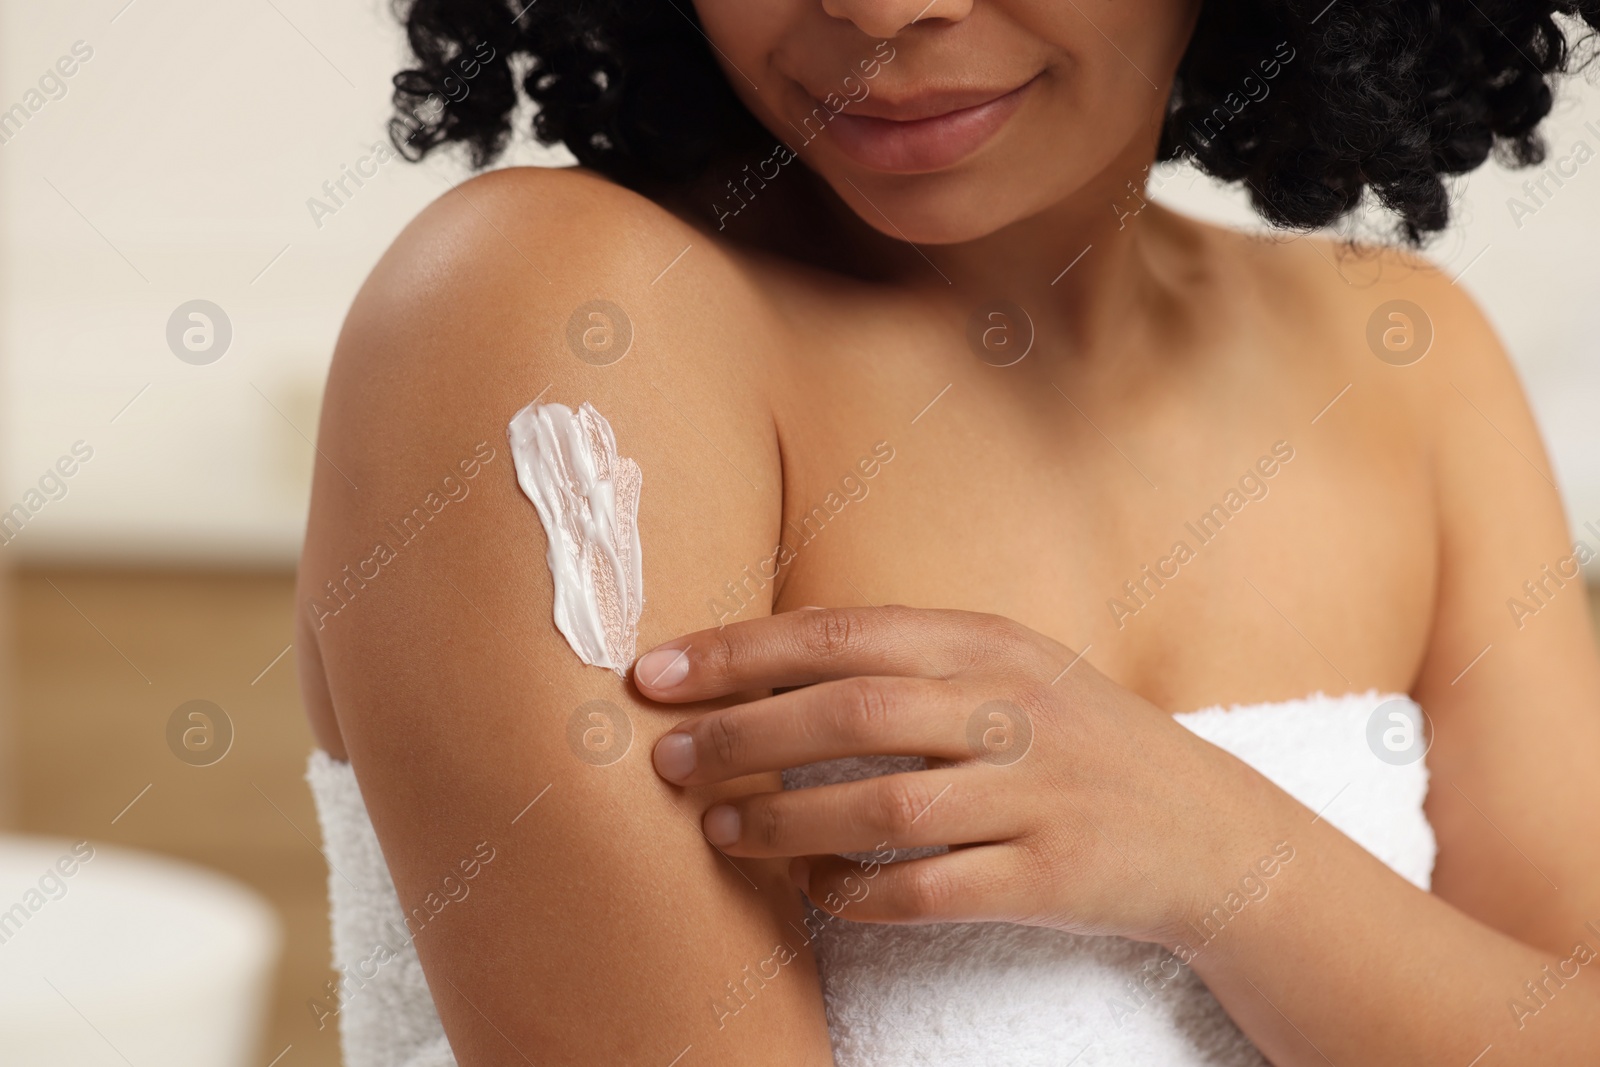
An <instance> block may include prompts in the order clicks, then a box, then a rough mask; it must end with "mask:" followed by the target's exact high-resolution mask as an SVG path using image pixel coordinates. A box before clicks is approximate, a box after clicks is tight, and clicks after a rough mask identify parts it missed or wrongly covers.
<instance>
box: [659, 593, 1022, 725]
mask: <svg viewBox="0 0 1600 1067" xmlns="http://www.w3.org/2000/svg"><path fill="white" fill-rule="evenodd" d="M1030 635H1031V631H1028V630H1026V629H1024V628H1023V627H1021V626H1020V625H1018V624H1016V623H1013V622H1010V621H1009V620H1006V619H1002V618H1000V617H999V616H995V615H983V614H980V613H977V612H970V611H945V610H939V611H933V610H924V609H920V608H906V607H900V606H898V605H889V606H886V607H867V608H822V609H820V610H812V611H789V612H784V613H783V614H781V615H773V616H770V617H768V618H763V619H748V620H745V621H743V622H736V623H731V624H729V625H727V626H723V627H720V628H717V629H710V630H701V631H699V632H698V633H693V634H689V635H688V636H686V637H680V638H678V639H676V640H674V641H668V642H667V643H666V644H663V645H660V646H658V647H657V648H655V649H652V650H651V651H650V652H647V653H645V654H644V655H643V656H640V657H639V660H638V662H637V663H636V664H635V665H634V670H633V679H634V683H635V684H636V685H637V686H638V687H639V691H640V692H641V693H643V694H644V695H645V696H647V697H649V698H651V699H652V700H662V701H669V700H670V701H687V700H704V699H706V698H708V697H714V696H725V695H727V694H729V693H738V692H744V691H748V690H752V689H775V688H781V687H785V686H796V685H811V684H813V683H816V682H823V681H831V680H833V679H837V678H848V677H851V676H853V675H864V674H865V675H898V676H901V677H920V678H946V677H949V676H950V675H952V674H954V673H955V672H956V671H958V670H961V669H963V668H964V667H965V666H967V665H969V664H971V663H973V662H976V661H979V660H1000V661H1002V662H1004V661H1005V660H1006V659H1007V658H1009V657H1010V656H1012V655H1014V654H1015V653H1017V652H1021V651H1024V650H1028V649H1029V648H1031V647H1032V646H1034V645H1035V644H1036V643H1037V639H1036V638H1035V639H1034V640H1030V639H1029V636H1030ZM1034 653H1035V655H1037V654H1038V650H1037V649H1034Z"/></svg>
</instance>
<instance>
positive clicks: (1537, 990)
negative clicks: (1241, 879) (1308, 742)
mask: <svg viewBox="0 0 1600 1067" xmlns="http://www.w3.org/2000/svg"><path fill="white" fill-rule="evenodd" d="M1281 839H1283V840H1287V841H1288V842H1289V843H1290V844H1291V845H1292V846H1293V848H1294V850H1295V851H1294V858H1293V860H1292V861H1291V862H1289V863H1286V864H1284V865H1283V866H1282V867H1281V869H1280V870H1279V871H1278V872H1277V875H1276V877H1274V878H1273V879H1271V881H1270V883H1269V884H1270V886H1271V889H1270V892H1269V894H1268V895H1267V896H1266V897H1264V898H1262V899H1261V900H1260V901H1258V902H1253V903H1252V904H1250V905H1249V906H1247V907H1245V908H1243V909H1242V910H1241V911H1240V912H1239V914H1238V915H1237V916H1236V917H1234V918H1233V919H1232V920H1231V921H1229V922H1228V923H1227V925H1226V926H1225V927H1223V928H1221V929H1220V930H1217V931H1216V932H1215V934H1214V936H1212V933H1211V931H1209V930H1207V929H1203V928H1202V926H1201V924H1200V921H1199V920H1198V917H1196V919H1195V920H1192V921H1191V923H1190V924H1188V927H1189V932H1190V934H1191V936H1192V938H1193V939H1192V940H1186V939H1184V937H1183V935H1182V934H1180V935H1178V938H1177V939H1178V940H1180V941H1182V942H1183V945H1182V947H1179V948H1178V954H1179V956H1180V958H1183V957H1184V956H1185V955H1187V954H1188V951H1192V952H1193V953H1194V954H1193V955H1192V957H1190V961H1189V962H1190V966H1191V967H1192V968H1193V969H1194V971H1195V972H1196V974H1198V975H1199V976H1200V978H1201V979H1202V980H1203V981H1205V983H1206V985H1207V986H1208V987H1209V988H1210V989H1211V991H1212V993H1213V994H1214V995H1215V996H1216V997H1217V999H1218V1000H1219V1001H1220V1002H1221V1003H1222V1005H1223V1007H1224V1008H1226V1009H1227V1011H1228V1014H1229V1015H1230V1016H1232V1018H1233V1019H1234V1021H1235V1022H1236V1023H1238V1025H1239V1026H1240V1028H1241V1029H1242V1030H1244V1032H1245V1033H1246V1034H1247V1035H1249V1037H1250V1039H1251V1040H1252V1041H1253V1042H1255V1044H1256V1045H1257V1046H1258V1047H1259V1048H1260V1049H1261V1050H1262V1052H1263V1053H1265V1054H1266V1056H1267V1057H1268V1059H1270V1060H1271V1061H1272V1062H1273V1063H1274V1064H1277V1065H1278V1067H1298V1065H1302V1064H1305V1065H1311V1064H1317V1065H1324V1064H1327V1063H1330V1062H1331V1063H1336V1064H1346V1063H1360V1064H1363V1065H1370V1067H1378V1065H1384V1064H1396V1065H1401V1064H1404V1065H1413V1064H1421V1063H1429V1064H1431V1063H1440V1064H1452V1065H1456V1067H1467V1065H1468V1064H1473V1063H1476V1062H1478V1057H1480V1056H1482V1054H1483V1053H1484V1051H1485V1049H1487V1048H1489V1047H1490V1046H1492V1047H1493V1050H1494V1051H1493V1062H1494V1063H1495V1064H1502V1065H1503V1064H1522V1063H1527V1064H1535V1063H1537V1064H1550V1063H1577V1062H1582V1061H1583V1059H1584V1058H1585V1057H1587V1056H1592V1055H1593V1049H1594V1042H1595V1039H1596V1037H1597V1036H1600V975H1592V974H1590V973H1589V972H1590V971H1591V970H1600V960H1596V959H1595V951H1594V950H1600V932H1597V931H1600V913H1597V914H1595V915H1594V916H1592V917H1591V922H1592V923H1593V925H1592V926H1586V925H1585V923H1584V921H1583V920H1581V919H1574V920H1573V922H1572V927H1573V928H1572V930H1571V937H1570V945H1571V946H1572V947H1571V948H1569V949H1568V950H1566V951H1565V952H1563V953H1561V954H1560V955H1552V954H1550V953H1547V952H1543V951H1540V950H1538V949H1535V948H1533V947H1530V946H1528V945H1526V944H1523V943H1522V942H1520V941H1517V940H1515V939H1513V938H1511V937H1508V936H1506V935H1505V934H1502V933H1500V932H1499V931H1497V930H1494V929H1492V928H1490V927H1488V926H1485V925H1484V924H1482V923H1480V922H1478V921H1476V920H1474V919H1472V918H1470V917H1468V916H1467V915H1465V914H1464V913H1462V912H1460V911H1458V910H1456V909H1455V908H1453V907H1451V906H1450V905H1449V904H1447V903H1445V902H1444V901H1443V900H1440V899H1439V898H1438V897H1435V896H1433V895H1431V894H1428V893H1425V892H1422V891H1421V890H1419V889H1417V888H1416V887H1415V886H1413V885H1411V884H1410V883H1409V882H1407V881H1405V880H1404V879H1403V878H1401V877H1400V876H1399V875H1397V874H1395V873H1394V872H1393V871H1391V870H1389V869H1388V868H1387V867H1385V866H1384V865H1383V864H1382V863H1381V862H1379V861H1378V860H1377V859H1375V858H1374V857H1373V856H1371V855H1370V854H1369V853H1367V852H1366V851H1365V850H1364V849H1362V848H1361V847H1360V846H1358V845H1356V844H1355V843H1354V842H1352V841H1350V840H1349V839H1348V838H1346V837H1345V836H1344V835H1342V834H1340V833H1339V832H1338V831H1336V830H1334V829H1333V828H1332V827H1330V826H1329V825H1328V824H1327V823H1326V822H1325V821H1320V820H1319V821H1316V822H1312V821H1311V816H1310V815H1308V814H1306V813H1305V811H1304V809H1298V811H1296V812H1294V813H1293V814H1291V815H1288V816H1286V818H1285V819H1284V820H1283V832H1282V838H1281ZM1225 891H1226V890H1225V889H1224V892H1225ZM1219 899H1220V897H1219ZM1208 937H1209V940H1207V938H1208ZM1580 946H1581V947H1580ZM1175 947H1176V946H1175ZM1586 961H1594V963H1593V964H1592V965H1584V964H1585V962H1586ZM1547 968H1548V969H1547ZM1525 983H1531V986H1530V985H1527V984H1525ZM1484 1062H1488V1061H1487V1060H1485V1061H1484Z"/></svg>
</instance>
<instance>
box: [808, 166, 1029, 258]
mask: <svg viewBox="0 0 1600 1067" xmlns="http://www.w3.org/2000/svg"><path fill="white" fill-rule="evenodd" d="M823 177H824V179H825V180H826V181H827V182H828V184H829V185H830V186H832V187H833V190H834V192H835V193H837V194H838V195H839V198H840V199H841V200H843V201H844V202H845V203H846V204H848V205H849V206H850V208H851V210H853V211H854V212H855V213H856V214H857V215H858V216H860V218H861V221H863V222H865V223H866V224H867V225H868V226H871V227H872V228H873V229H875V230H877V231H878V232H879V233H881V234H883V235H884V236H885V237H890V238H894V239H895V240H899V241H907V242H910V243H911V244H914V245H955V244H962V243H964V242H966V241H976V240H978V239H979V238H982V237H987V236H989V235H990V234H992V233H995V232H997V231H999V230H1003V229H1005V228H1006V227H1007V226H1009V225H1011V224H1012V223H1014V222H1017V221H1018V220H1019V219H1021V218H1024V217H1026V215H1027V214H1028V212H1026V211H1023V210H1019V209H1018V208H1017V206H1016V200H1015V198H1013V197H1012V196H1010V195H1007V193H1006V192H1005V191H1004V190H1003V189H1001V188H997V183H993V182H983V181H980V180H978V179H975V178H972V177H960V178H958V177H956V176H953V175H947V174H918V175H904V176H899V175H897V176H895V177H894V178H892V179H890V180H888V181H880V182H877V183H870V184H869V183H868V182H866V181H862V180H861V179H859V178H851V179H849V180H844V179H841V178H837V177H834V176H832V175H824V176H823ZM875 186H876V187H875Z"/></svg>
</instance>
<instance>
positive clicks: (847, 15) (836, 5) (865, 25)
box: [822, 0, 972, 39]
mask: <svg viewBox="0 0 1600 1067" xmlns="http://www.w3.org/2000/svg"><path fill="white" fill-rule="evenodd" d="M822 10H823V11H826V12H827V13H828V14H829V15H831V16H833V17H834V18H836V19H844V20H846V21H848V22H853V23H855V25H856V28H857V29H859V30H860V31H861V32H862V33H864V34H866V35H867V36H869V37H880V38H885V39H887V38H890V37H894V36H896V35H897V34H899V33H900V31H901V30H903V29H905V28H906V27H907V26H909V25H911V24H912V23H917V22H927V23H935V22H943V23H951V22H960V21H961V20H962V19H964V18H966V17H967V16H968V15H969V14H971V13H972V0H822Z"/></svg>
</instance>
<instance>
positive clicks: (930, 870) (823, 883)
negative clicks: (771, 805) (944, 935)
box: [789, 845, 1036, 923]
mask: <svg viewBox="0 0 1600 1067" xmlns="http://www.w3.org/2000/svg"><path fill="white" fill-rule="evenodd" d="M892 852H893V850H892V849H879V850H876V851H875V852H874V854H873V858H872V859H869V860H851V859H846V858H845V857H843V856H802V857H797V858H795V859H794V860H792V861H790V864H789V878H790V880H791V881H793V882H794V883H795V885H797V886H798V887H799V888H800V891H801V892H803V893H805V895H806V896H807V897H808V898H810V900H811V902H812V903H813V904H815V905H817V907H819V908H821V909H822V910H823V911H826V912H827V913H829V914H830V915H833V916H835V917H842V918H846V919H850V920H851V921H853V922H876V923H949V922H1014V923H1026V922H1029V921H1031V918H1030V917H1031V916H1032V915H1033V914H1034V912H1035V911H1036V909H1035V908H1033V907H1031V906H1030V905H1029V903H1028V900H1027V885H1028V878H1027V873H1026V870H1025V868H1024V865H1023V864H1022V862H1021V861H1020V859H1019V855H1018V852H1017V850H1016V849H1014V848H1011V847H1008V846H1006V845H982V846H979V847H977V848H964V849H959V850H956V851H952V852H948V853H945V854H944V855H942V856H928V857H926V858H923V859H915V860H903V861H901V862H898V863H896V862H891V856H892Z"/></svg>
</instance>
